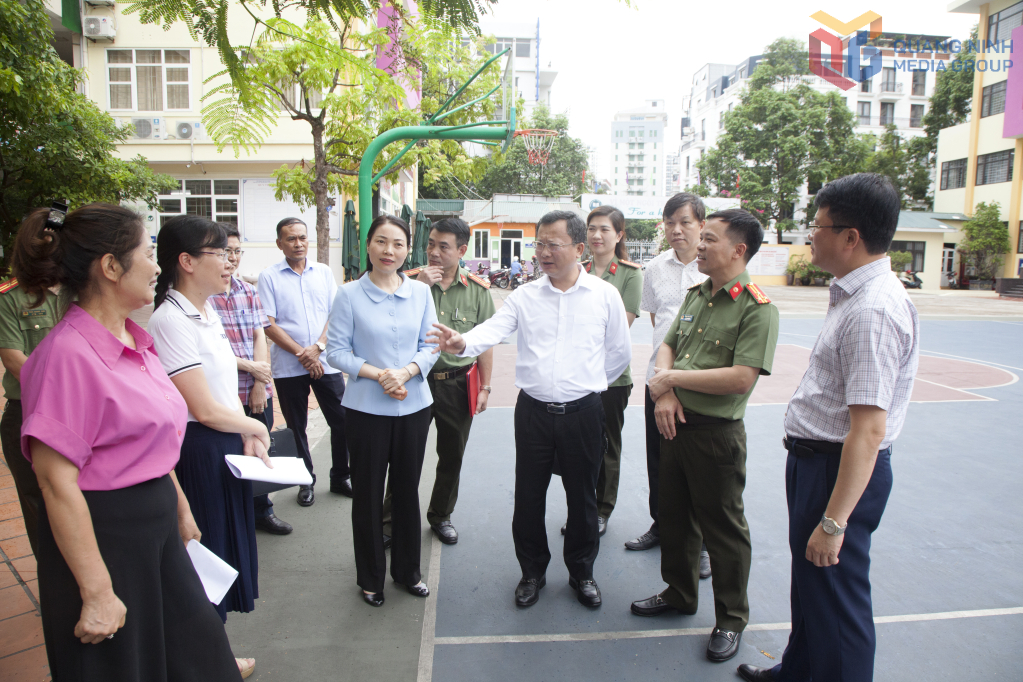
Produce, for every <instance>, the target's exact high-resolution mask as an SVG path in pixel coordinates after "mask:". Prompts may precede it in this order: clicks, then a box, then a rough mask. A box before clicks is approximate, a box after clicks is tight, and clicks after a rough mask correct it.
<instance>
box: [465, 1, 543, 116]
mask: <svg viewBox="0 0 1023 682" xmlns="http://www.w3.org/2000/svg"><path fill="white" fill-rule="evenodd" d="M480 31H481V32H482V33H483V35H485V36H492V37H493V38H494V42H493V43H492V44H490V45H487V47H486V49H487V51H488V52H490V53H491V54H497V53H498V52H500V51H502V50H504V49H505V48H510V49H511V53H510V54H512V55H513V56H514V58H515V64H514V66H513V69H514V78H515V92H516V96H521V97H522V98H523V99H524V100H525V104H526V110H525V111H519V112H517V115H518V117H519V119H520V120H522V119H524V118H525V117H527V116H529V115H530V114H531V113H532V112H533V109H535V108H536V105H537V104H545V105H547V107H548V108H550V106H551V88H552V87H553V85H554V80H555V79H556V78H557V77H558V71H557V69H555V68H554V67H553V62H551V60H550V59H544V58H543V50H542V43H541V40H540V20H539V19H537V21H536V23H532V24H530V23H509V22H481V23H480ZM463 42H467V39H463ZM518 127H522V126H518Z"/></svg>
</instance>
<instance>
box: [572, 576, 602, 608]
mask: <svg viewBox="0 0 1023 682" xmlns="http://www.w3.org/2000/svg"><path fill="white" fill-rule="evenodd" d="M568 586H569V587H571V588H572V589H573V590H575V596H576V598H577V599H578V600H579V603H580V604H582V605H583V606H600V588H599V587H597V583H596V581H594V580H593V579H592V578H590V579H588V580H576V579H575V578H573V577H571V576H569V578H568Z"/></svg>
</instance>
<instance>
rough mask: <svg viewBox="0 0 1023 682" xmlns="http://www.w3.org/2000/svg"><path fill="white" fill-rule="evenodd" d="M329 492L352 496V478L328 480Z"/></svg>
mask: <svg viewBox="0 0 1023 682" xmlns="http://www.w3.org/2000/svg"><path fill="white" fill-rule="evenodd" d="M330 492H332V493H337V494H339V495H344V496H345V497H351V496H352V479H351V478H342V479H341V480H340V481H331V482H330Z"/></svg>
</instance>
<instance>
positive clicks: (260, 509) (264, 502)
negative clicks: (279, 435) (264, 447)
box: [242, 398, 274, 519]
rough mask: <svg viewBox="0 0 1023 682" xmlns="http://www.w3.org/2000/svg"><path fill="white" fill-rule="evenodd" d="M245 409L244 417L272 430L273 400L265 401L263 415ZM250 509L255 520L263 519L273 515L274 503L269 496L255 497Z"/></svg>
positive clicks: (246, 406) (245, 406)
mask: <svg viewBox="0 0 1023 682" xmlns="http://www.w3.org/2000/svg"><path fill="white" fill-rule="evenodd" d="M242 407H244V408H245V416H246V417H252V418H253V419H258V420H259V421H261V422H263V423H264V424H266V430H267V431H273V430H274V399H273V398H267V399H266V407H265V408H263V414H256V415H254V414H252V410H250V409H249V406H248V405H243V406H242ZM252 508H253V510H255V512H256V518H257V519H265V518H266V517H268V516H270V515H271V514H273V513H274V503H273V502H271V501H270V496H269V495H256V496H255V497H253V498H252Z"/></svg>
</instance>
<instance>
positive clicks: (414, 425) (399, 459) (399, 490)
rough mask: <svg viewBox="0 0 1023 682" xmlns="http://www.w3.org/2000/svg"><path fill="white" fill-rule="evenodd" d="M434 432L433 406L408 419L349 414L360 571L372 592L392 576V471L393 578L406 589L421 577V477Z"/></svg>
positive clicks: (364, 586)
mask: <svg viewBox="0 0 1023 682" xmlns="http://www.w3.org/2000/svg"><path fill="white" fill-rule="evenodd" d="M429 432H430V408H429V407H425V408H423V409H421V410H419V411H418V412H414V413H412V414H407V415H405V416H403V417H386V416H380V415H376V414H368V413H366V412H359V411H358V410H348V430H347V436H348V448H349V450H350V452H351V455H352V492H353V497H352V536H353V539H354V542H355V568H356V572H357V580H358V583H359V587H361V588H362V589H363V590H365V591H367V592H381V591H383V589H384V577H385V575H386V572H387V560H386V558H385V557H384V537H383V506H384V480H385V479H386V478H388V468H389V469H390V477H389V478H390V483H391V492H392V500H391V503H392V518H391V537H392V541H391V577H392V578H393V579H394V581H395V582H397V583H400V584H402V585H415V584H417V583H418V582H419V581H420V580H421V579H422V575H421V573H420V571H419V554H420V552H421V551H422V540H423V531H422V527H421V525H420V524H421V518H420V514H419V476H420V474H422V472H423V458H424V457H425V456H426V437H427V435H428V434H429Z"/></svg>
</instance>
